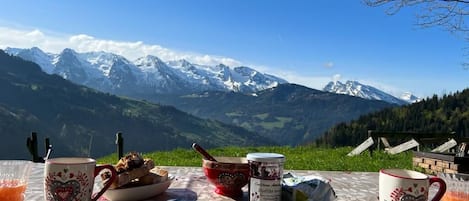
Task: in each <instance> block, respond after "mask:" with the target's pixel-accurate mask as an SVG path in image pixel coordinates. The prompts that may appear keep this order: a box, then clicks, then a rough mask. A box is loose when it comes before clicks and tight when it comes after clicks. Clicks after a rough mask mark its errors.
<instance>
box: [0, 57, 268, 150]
mask: <svg viewBox="0 0 469 201" xmlns="http://www.w3.org/2000/svg"><path fill="white" fill-rule="evenodd" d="M0 93H1V96H0V137H1V138H2V139H3V143H5V145H4V146H0V158H29V155H27V152H26V138H27V137H28V136H29V135H30V132H31V131H36V132H38V134H39V137H40V139H43V138H44V137H45V136H48V137H50V138H51V143H52V145H53V147H54V152H53V156H60V155H68V156H81V155H87V154H88V151H89V148H91V156H93V157H98V156H104V155H108V154H110V153H112V152H115V150H116V146H115V133H116V132H118V131H121V132H123V134H124V142H125V150H126V151H130V150H136V151H141V152H147V151H154V150H167V149H173V148H176V147H188V146H190V144H191V143H192V142H194V141H196V142H199V143H201V144H203V145H204V146H206V147H215V146H225V145H237V146H244V145H271V144H274V143H273V142H272V141H270V140H268V139H266V138H263V137H260V136H259V135H257V134H255V133H252V132H248V131H247V130H245V129H242V128H239V127H234V126H229V125H225V124H222V123H219V122H216V121H210V120H203V119H200V118H196V117H194V116H191V115H188V114H186V113H184V112H181V111H179V110H177V109H175V108H174V107H167V106H160V105H156V104H151V103H148V102H144V101H135V100H130V99H124V98H120V97H117V96H113V95H109V94H104V93H101V92H98V91H96V90H93V89H90V88H88V87H84V86H78V85H75V84H73V83H71V82H69V81H67V80H64V79H63V78H61V77H59V76H57V75H49V74H46V73H44V72H43V71H41V69H40V67H39V66H38V65H37V64H35V63H32V62H28V61H24V60H23V59H20V58H19V57H14V56H9V55H7V54H6V53H4V52H3V51H0ZM41 144H42V141H41ZM41 144H40V145H41ZM90 145H91V146H90Z"/></svg>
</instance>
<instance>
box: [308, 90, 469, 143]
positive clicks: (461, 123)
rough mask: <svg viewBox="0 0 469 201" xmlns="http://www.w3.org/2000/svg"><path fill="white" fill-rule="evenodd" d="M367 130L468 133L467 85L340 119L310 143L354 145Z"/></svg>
mask: <svg viewBox="0 0 469 201" xmlns="http://www.w3.org/2000/svg"><path fill="white" fill-rule="evenodd" d="M368 130H376V131H388V132H421V133H451V132H454V133H455V135H456V136H457V137H468V136H469V88H467V89H465V90H463V91H461V92H459V91H458V92H455V93H452V94H445V95H443V96H442V97H438V96H437V95H433V96H432V97H429V98H426V99H424V100H422V101H420V102H417V103H414V104H411V105H406V106H401V107H394V108H387V109H383V110H381V111H378V112H374V113H371V114H368V115H364V116H361V117H359V118H358V119H357V120H354V121H351V122H343V123H340V124H338V125H336V126H334V127H332V128H330V129H329V130H328V131H326V132H325V133H324V134H323V135H322V136H321V137H320V138H318V139H317V140H315V142H314V144H317V145H327V146H332V147H338V146H356V145H357V144H360V143H361V142H363V141H364V140H365V139H366V138H367V137H368Z"/></svg>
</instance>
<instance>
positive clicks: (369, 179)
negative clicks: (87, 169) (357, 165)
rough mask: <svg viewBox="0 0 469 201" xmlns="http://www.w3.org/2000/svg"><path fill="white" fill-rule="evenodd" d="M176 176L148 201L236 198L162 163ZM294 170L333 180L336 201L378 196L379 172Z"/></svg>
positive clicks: (38, 175) (38, 188) (30, 194)
mask: <svg viewBox="0 0 469 201" xmlns="http://www.w3.org/2000/svg"><path fill="white" fill-rule="evenodd" d="M160 167H161V168H164V169H166V170H168V171H169V174H170V175H173V176H174V177H175V178H174V179H173V181H172V183H171V186H170V187H169V189H167V190H166V192H164V193H162V194H160V195H158V196H156V197H154V198H151V199H147V200H146V201H167V200H178V201H185V200H209V201H225V200H235V199H232V198H229V197H225V196H221V195H218V194H216V193H215V192H214V189H215V186H213V185H212V184H210V183H209V182H208V181H207V179H206V178H205V175H204V173H203V170H202V168H201V167H174V166H160ZM287 172H291V173H294V174H296V175H300V176H303V175H316V176H321V177H324V178H326V179H330V180H331V182H330V184H331V185H332V187H333V189H334V191H335V192H336V195H337V201H354V200H356V201H377V200H378V199H377V196H378V173H377V172H342V171H314V170H284V173H287ZM43 180H44V163H35V164H34V166H33V169H32V173H31V176H30V179H29V184H28V188H27V190H26V199H25V200H27V201H43V200H44V195H43V185H44V181H43ZM98 182H101V180H100V177H99V176H98V177H96V182H95V191H97V190H98V187H97V184H96V183H98ZM243 191H244V195H243V197H242V198H238V199H237V200H249V198H248V193H247V191H248V187H247V185H246V186H245V187H244V188H243Z"/></svg>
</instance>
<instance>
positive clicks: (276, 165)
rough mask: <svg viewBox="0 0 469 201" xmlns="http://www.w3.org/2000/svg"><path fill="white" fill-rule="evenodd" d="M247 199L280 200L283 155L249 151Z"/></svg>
mask: <svg viewBox="0 0 469 201" xmlns="http://www.w3.org/2000/svg"><path fill="white" fill-rule="evenodd" d="M246 159H247V160H248V163H249V169H250V174H249V176H250V179H249V183H248V184H249V200H251V201H258V200H262V201H280V200H281V198H282V177H283V164H284V162H285V156H283V155H282V154H277V153H249V154H247V156H246Z"/></svg>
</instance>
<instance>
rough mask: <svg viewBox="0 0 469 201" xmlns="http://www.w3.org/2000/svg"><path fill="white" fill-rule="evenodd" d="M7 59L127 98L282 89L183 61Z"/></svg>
mask: <svg viewBox="0 0 469 201" xmlns="http://www.w3.org/2000/svg"><path fill="white" fill-rule="evenodd" d="M5 51H6V52H7V53H9V54H11V55H15V56H19V57H21V58H23V59H25V60H28V61H32V62H35V63H37V64H39V66H41V68H42V69H43V71H44V72H46V73H48V74H57V75H60V76H61V77H63V78H65V79H68V80H70V81H72V82H74V83H77V84H81V85H85V86H89V87H91V88H94V89H97V90H100V91H103V92H109V93H112V94H118V95H125V96H130V97H141V96H147V95H148V94H190V93H199V92H204V91H225V92H229V91H233V92H240V93H254V92H257V91H261V90H264V89H268V88H272V87H275V86H277V85H279V84H284V83H288V82H287V81H286V80H284V79H282V78H279V77H276V76H273V75H269V74H264V73H260V72H258V71H256V70H254V69H252V68H249V67H246V66H239V67H234V68H231V67H229V66H226V65H223V64H219V65H216V66H208V65H199V64H193V63H190V62H188V61H187V60H177V61H167V62H165V61H162V60H161V59H159V58H158V57H156V56H152V55H146V56H142V57H140V58H138V59H136V60H134V61H129V60H128V59H126V58H124V57H123V56H120V55H117V54H113V53H108V52H102V51H101V52H86V53H78V52H76V51H74V50H72V49H64V50H63V51H62V52H60V53H59V54H52V53H46V52H44V51H42V50H41V49H39V48H37V47H33V48H29V49H20V48H6V49H5ZM323 90H324V91H328V92H333V93H338V94H347V95H351V96H357V97H361V98H365V99H370V100H383V101H387V102H389V103H393V104H399V105H402V104H408V103H413V102H416V101H418V100H419V99H418V98H417V97H415V96H413V95H412V94H410V93H406V94H404V95H403V96H401V97H399V98H397V97H394V96H392V95H390V94H388V93H386V92H383V91H382V90H379V89H377V88H375V87H372V86H368V85H364V84H361V83H359V82H357V81H347V82H346V83H341V82H339V81H336V82H330V83H328V84H327V85H326V86H325V87H324V89H323Z"/></svg>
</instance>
